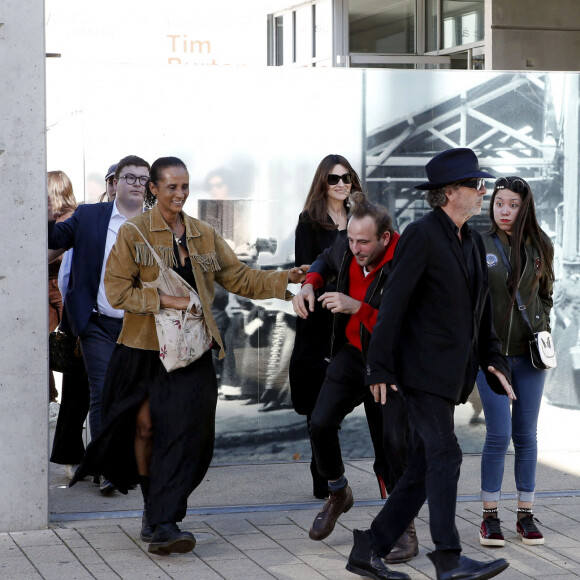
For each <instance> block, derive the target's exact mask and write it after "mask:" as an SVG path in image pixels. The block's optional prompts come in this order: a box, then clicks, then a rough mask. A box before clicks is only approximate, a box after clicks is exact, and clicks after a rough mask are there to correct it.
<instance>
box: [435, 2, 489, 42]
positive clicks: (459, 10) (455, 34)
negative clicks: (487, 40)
mask: <svg viewBox="0 0 580 580" xmlns="http://www.w3.org/2000/svg"><path fill="white" fill-rule="evenodd" d="M483 2H484V0H472V1H470V2H458V1H456V0H443V48H451V47H452V46H461V45H462V44H470V43H472V42H479V41H482V40H483Z"/></svg>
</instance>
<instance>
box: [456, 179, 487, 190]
mask: <svg viewBox="0 0 580 580" xmlns="http://www.w3.org/2000/svg"><path fill="white" fill-rule="evenodd" d="M459 185H462V186H463V187H469V188H471V189H477V191H479V190H480V189H483V188H484V187H485V179H483V177H480V178H479V179H470V180H469V181H460V182H459Z"/></svg>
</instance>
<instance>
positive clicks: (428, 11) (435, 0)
mask: <svg viewBox="0 0 580 580" xmlns="http://www.w3.org/2000/svg"><path fill="white" fill-rule="evenodd" d="M438 5H439V0H426V1H425V52H432V51H434V50H437V49H438V48H439V47H438V46H437V43H438V39H437V36H438V35H437V12H438Z"/></svg>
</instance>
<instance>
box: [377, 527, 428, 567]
mask: <svg viewBox="0 0 580 580" xmlns="http://www.w3.org/2000/svg"><path fill="white" fill-rule="evenodd" d="M418 553H419V541H418V540H417V532H416V531H415V522H414V521H413V522H411V523H410V524H409V527H408V528H407V529H406V530H405V531H404V532H403V535H402V536H401V537H400V538H399V539H398V540H397V543H396V544H395V546H394V548H393V549H392V550H391V551H390V552H389V553H388V554H387V555H386V556H385V557H384V558H383V559H384V560H385V562H386V563H387V564H403V563H404V562H408V561H409V560H410V559H411V558H414V557H415V556H416V555H417V554H418Z"/></svg>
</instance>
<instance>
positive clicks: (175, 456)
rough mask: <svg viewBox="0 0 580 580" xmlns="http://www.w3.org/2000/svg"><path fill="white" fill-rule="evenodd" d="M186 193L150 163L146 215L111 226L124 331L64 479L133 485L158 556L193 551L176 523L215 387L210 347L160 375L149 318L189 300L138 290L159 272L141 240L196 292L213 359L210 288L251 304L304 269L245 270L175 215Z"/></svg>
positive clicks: (111, 271)
mask: <svg viewBox="0 0 580 580" xmlns="http://www.w3.org/2000/svg"><path fill="white" fill-rule="evenodd" d="M188 195H189V173H188V171H187V168H186V166H185V164H184V163H183V161H181V160H180V159H178V158H176V157H162V158H161V159H158V160H157V161H155V163H153V165H152V166H151V172H150V180H149V183H148V185H147V192H146V200H145V201H146V203H148V205H150V206H153V207H152V209H151V210H150V211H148V212H145V213H143V214H141V215H139V216H137V217H135V218H132V219H131V220H129V222H130V223H125V224H123V225H122V226H121V229H120V230H119V235H118V237H117V241H116V243H115V245H114V247H113V249H112V251H111V254H110V256H109V259H108V261H107V269H106V273H105V287H106V291H107V297H108V299H109V302H110V303H111V305H112V306H113V307H114V308H120V309H123V310H124V311H125V315H124V318H123V329H122V331H121V334H120V335H119V339H118V341H117V342H118V344H117V345H116V347H115V350H114V352H113V355H112V357H111V362H110V364H109V370H108V373H107V378H106V382H105V386H104V389H103V398H102V405H101V407H102V425H103V429H102V433H101V434H100V435H99V437H98V438H97V439H95V440H94V441H92V442H91V444H90V445H89V447H88V448H87V452H86V454H85V459H84V460H83V463H82V464H81V465H80V467H79V469H78V470H77V472H76V474H75V477H74V478H73V481H72V482H71V485H73V484H74V483H75V482H76V481H78V479H80V478H81V477H83V475H85V474H87V473H93V472H94V473H102V474H104V476H105V477H106V478H107V479H108V480H109V481H111V483H113V484H114V485H115V487H116V488H117V489H118V490H119V491H120V492H122V493H127V490H128V489H130V488H131V487H134V486H135V485H136V484H137V483H139V484H140V486H141V491H142V493H143V498H144V502H145V510H144V513H143V524H142V528H141V539H142V540H143V541H146V542H149V552H152V553H155V554H160V555H166V554H170V553H171V552H179V553H184V552H189V551H191V550H192V549H193V548H194V547H195V538H194V537H193V535H192V534H191V533H190V532H186V531H181V530H180V529H179V528H178V526H177V522H180V521H181V520H182V519H183V518H184V516H185V514H186V511H187V498H188V496H189V495H190V494H191V492H192V491H193V490H194V489H195V488H196V487H197V486H198V485H199V484H200V483H201V481H202V480H203V477H204V475H205V474H206V472H207V470H208V467H209V465H210V462H211V458H212V455H213V447H214V436H215V409H216V402H217V383H216V375H215V370H214V366H213V363H212V354H211V350H208V351H207V352H206V353H205V354H203V355H202V356H201V358H199V359H197V360H196V361H194V362H192V363H191V364H189V365H188V366H185V367H183V368H179V369H177V370H173V371H171V372H167V371H166V370H165V367H164V366H163V364H162V362H161V359H160V356H164V355H165V352H164V351H163V350H162V351H160V347H159V341H158V339H157V332H156V326H155V317H154V314H156V313H158V312H159V311H160V310H162V309H164V308H175V309H178V310H186V309H187V307H188V305H189V297H186V298H182V297H179V296H169V295H164V294H160V293H159V292H158V290H157V289H156V288H153V287H148V286H147V283H151V282H153V281H155V280H156V279H157V277H158V276H159V266H158V265H157V262H156V260H155V258H154V256H153V255H152V252H151V250H150V249H149V246H148V245H147V244H146V243H144V240H143V238H146V240H147V242H148V243H149V245H150V246H152V248H153V250H154V251H155V253H156V254H158V255H159V256H161V259H162V260H163V261H164V262H165V263H166V265H167V266H168V267H172V268H173V270H175V271H176V272H177V273H178V274H179V275H180V276H181V277H182V278H183V279H185V280H186V281H187V282H188V283H189V284H190V286H192V287H193V288H194V289H195V290H196V291H197V293H198V294H199V298H200V301H201V305H202V313H203V318H204V320H205V323H206V324H207V328H208V330H209V332H210V334H211V336H212V337H213V348H215V349H216V350H218V351H219V353H220V354H219V356H220V358H223V357H224V355H225V353H224V349H223V342H222V338H221V336H220V333H219V331H218V328H217V324H216V322H215V319H214V317H213V315H212V311H211V305H212V302H213V298H214V282H217V283H218V284H221V285H222V286H223V287H224V288H226V290H228V291H229V292H233V293H235V294H239V295H242V296H246V297H251V298H254V299H261V298H280V299H289V298H290V297H291V294H290V293H289V292H288V291H287V289H286V287H287V284H288V282H292V283H299V282H300V281H302V280H303V278H304V275H303V274H302V270H305V268H304V269H302V270H301V269H300V268H294V269H292V270H289V271H288V270H286V271H283V270H281V271H272V270H270V271H267V270H252V269H251V268H249V267H248V266H246V265H245V264H243V263H242V262H240V261H239V260H238V258H237V257H236V255H235V254H234V252H233V251H232V250H231V248H230V247H229V245H228V244H227V242H226V241H225V240H224V239H223V238H222V237H221V236H220V235H219V234H218V233H217V232H216V231H215V229H214V228H213V227H212V226H211V225H210V224H208V223H206V222H203V221H201V220H198V219H194V218H192V217H190V216H188V215H186V214H185V213H184V212H183V205H184V203H185V201H186V200H187V197H188ZM137 230H139V231H137Z"/></svg>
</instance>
